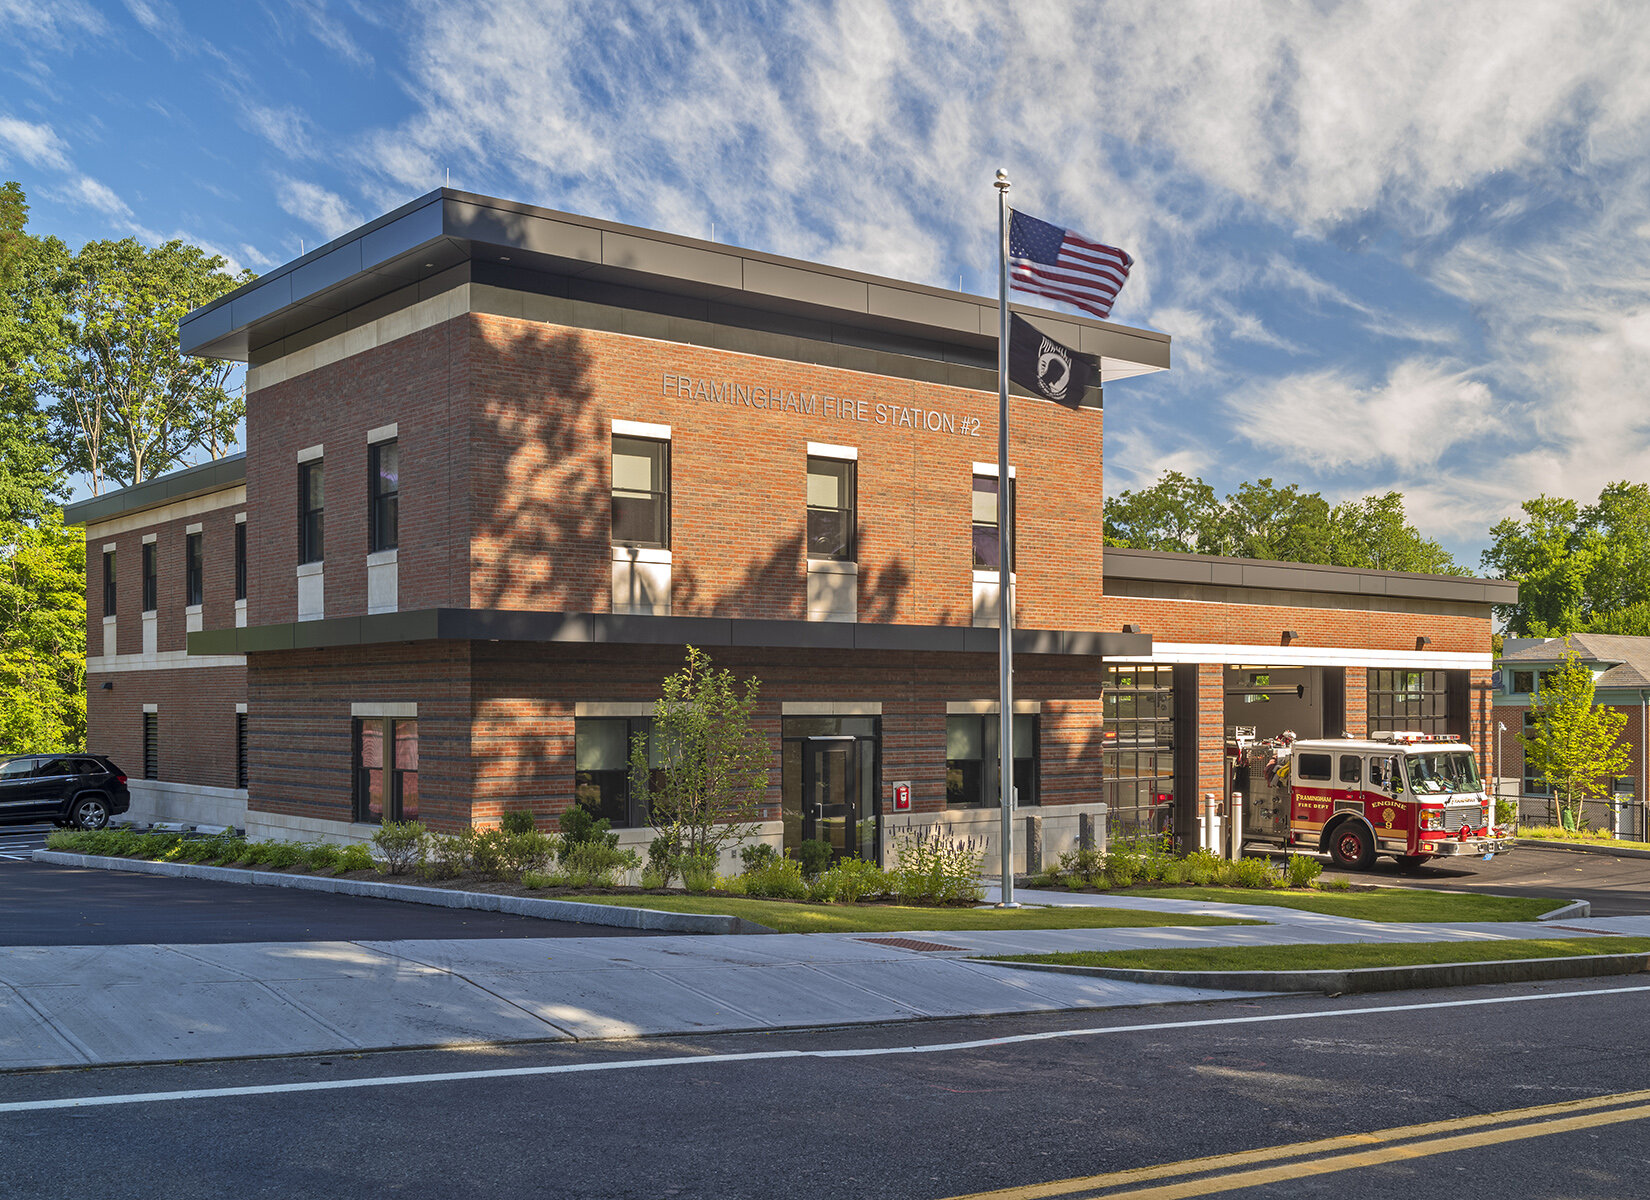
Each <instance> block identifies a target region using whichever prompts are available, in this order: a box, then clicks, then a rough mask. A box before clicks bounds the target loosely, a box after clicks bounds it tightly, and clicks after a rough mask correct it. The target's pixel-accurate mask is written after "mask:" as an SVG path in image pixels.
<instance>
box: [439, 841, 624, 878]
mask: <svg viewBox="0 0 1650 1200" xmlns="http://www.w3.org/2000/svg"><path fill="white" fill-rule="evenodd" d="M580 844H581V845H593V846H598V847H599V848H601V849H606V846H605V844H604V843H594V842H584V843H580ZM468 850H469V861H470V864H471V866H473V867H474V868H475V870H476V872H477V873H478V874H481V875H484V876H486V877H487V878H489V879H520V878H521V875H522V872H523V871H542V870H544V869H545V868H546V867H548V866H549V865H550V862H551V860H552V859H554V858H555V857H556V850H557V844H556V839H555V838H554V837H552V836H551V835H550V834H548V833H543V832H541V831H539V830H537V829H534V830H531V831H529V832H527V833H506V832H505V831H504V830H503V829H482V830H478V831H476V832H475V833H474V834H473V835H472V836H471V837H470V840H469V846H468ZM561 852H562V859H563V865H566V858H567V852H568V847H567V845H566V844H565V843H563V844H562V846H561Z"/></svg>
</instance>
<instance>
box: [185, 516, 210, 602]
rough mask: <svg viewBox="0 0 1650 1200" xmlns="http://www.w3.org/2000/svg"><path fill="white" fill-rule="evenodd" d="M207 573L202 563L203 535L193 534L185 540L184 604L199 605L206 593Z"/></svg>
mask: <svg viewBox="0 0 1650 1200" xmlns="http://www.w3.org/2000/svg"><path fill="white" fill-rule="evenodd" d="M204 575H205V571H204V570H203V568H202V563H201V535H200V534H198V533H191V534H190V535H189V536H188V537H186V538H184V539H183V602H184V603H185V604H190V605H197V604H199V603H200V602H201V599H202V593H204V592H205V590H206V587H205V580H204Z"/></svg>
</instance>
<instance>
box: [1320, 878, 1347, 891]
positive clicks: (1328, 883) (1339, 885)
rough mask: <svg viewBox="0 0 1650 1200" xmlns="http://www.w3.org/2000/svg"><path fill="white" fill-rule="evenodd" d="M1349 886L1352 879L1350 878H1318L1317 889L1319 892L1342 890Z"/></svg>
mask: <svg viewBox="0 0 1650 1200" xmlns="http://www.w3.org/2000/svg"><path fill="white" fill-rule="evenodd" d="M1351 886H1352V881H1351V880H1350V879H1320V880H1318V890H1319V891H1320V892H1344V891H1346V890H1347V889H1349V888H1350V887H1351Z"/></svg>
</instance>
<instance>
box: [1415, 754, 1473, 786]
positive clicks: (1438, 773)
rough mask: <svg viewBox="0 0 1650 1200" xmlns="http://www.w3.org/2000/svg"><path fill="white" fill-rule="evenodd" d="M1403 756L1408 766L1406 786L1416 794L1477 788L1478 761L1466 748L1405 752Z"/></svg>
mask: <svg viewBox="0 0 1650 1200" xmlns="http://www.w3.org/2000/svg"><path fill="white" fill-rule="evenodd" d="M1404 758H1405V760H1406V765H1407V766H1408V767H1409V786H1410V788H1411V790H1413V791H1414V792H1415V793H1416V794H1417V795H1429V794H1430V795H1438V794H1439V793H1444V792H1448V793H1451V794H1453V793H1456V792H1476V791H1478V790H1479V786H1478V765H1477V764H1476V763H1475V762H1473V758H1472V754H1471V753H1470V752H1469V751H1466V750H1449V751H1439V752H1436V753H1433V754H1406V755H1405V756H1404Z"/></svg>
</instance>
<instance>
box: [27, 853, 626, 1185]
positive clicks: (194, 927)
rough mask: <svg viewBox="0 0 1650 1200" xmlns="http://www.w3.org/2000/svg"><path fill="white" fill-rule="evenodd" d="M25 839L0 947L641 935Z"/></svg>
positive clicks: (598, 926)
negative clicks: (266, 880) (72, 857)
mask: <svg viewBox="0 0 1650 1200" xmlns="http://www.w3.org/2000/svg"><path fill="white" fill-rule="evenodd" d="M28 836H29V835H28V834H27V833H26V832H18V831H15V830H7V831H5V832H3V833H0V946H120V945H134V946H146V945H157V944H164V945H207V944H215V943H222V942H317V941H356V940H361V941H388V940H395V939H400V938H447V937H451V938H511V937H529V938H537V937H637V936H648V935H646V934H644V933H643V932H642V931H640V930H631V929H614V928H611V927H609V926H605V925H575V924H573V923H572V922H569V921H545V920H539V919H537V918H534V917H517V916H511V915H509V914H505V913H488V912H472V911H468V910H465V909H456V908H436V907H433V906H431V905H427V904H402V903H399V902H397V901H394V900H372V899H367V898H363V897H360V896H334V895H329V894H327V893H325V892H300V891H293V890H291V889H288V888H271V887H245V886H242V885H239V884H232V883H211V882H209V881H207V880H203V879H172V878H168V877H166V876H161V875H140V874H138V873H136V872H132V871H101V870H85V869H82V868H77V867H54V866H47V865H46V864H44V863H37V862H32V861H28V860H27V859H26V858H21V857H18V851H15V850H12V849H11V847H13V846H18V845H21V844H25V843H26V840H27V838H28ZM4 1194H5V1193H4V1192H3V1191H0V1196H4Z"/></svg>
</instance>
